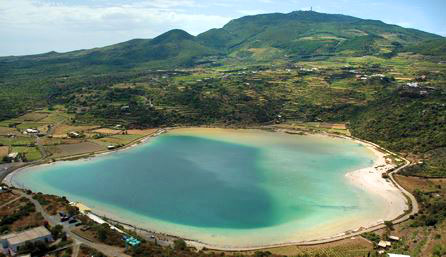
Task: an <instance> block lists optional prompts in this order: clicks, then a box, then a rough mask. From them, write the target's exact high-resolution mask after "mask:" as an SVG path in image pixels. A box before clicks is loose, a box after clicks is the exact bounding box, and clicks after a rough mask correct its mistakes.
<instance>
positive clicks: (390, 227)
mask: <svg viewBox="0 0 446 257" xmlns="http://www.w3.org/2000/svg"><path fill="white" fill-rule="evenodd" d="M384 225H386V227H387V228H388V229H390V230H393V223H392V221H388V220H386V221H384Z"/></svg>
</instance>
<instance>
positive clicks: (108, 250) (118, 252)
mask: <svg viewBox="0 0 446 257" xmlns="http://www.w3.org/2000/svg"><path fill="white" fill-rule="evenodd" d="M14 192H15V193H17V194H18V195H20V196H22V197H25V198H27V199H28V200H30V201H31V203H32V204H34V206H35V207H36V211H38V212H39V213H40V214H42V216H43V218H44V219H45V220H47V221H48V223H49V224H50V225H51V226H56V225H58V224H59V222H58V221H57V220H55V219H54V218H53V217H52V216H50V215H49V214H48V213H47V212H46V211H45V209H44V208H43V207H42V205H41V204H40V203H39V202H38V201H37V200H34V199H33V198H32V196H31V195H28V194H26V193H24V192H22V191H20V190H15V191H14ZM63 231H64V232H65V233H66V234H67V235H68V236H69V237H70V238H71V239H73V241H74V245H75V247H74V249H73V256H75V255H74V253H75V252H76V251H77V252H79V249H78V248H79V247H80V244H84V245H86V246H88V247H91V248H94V249H96V250H98V251H100V252H102V253H104V254H105V255H107V256H117V257H130V256H129V255H127V254H125V253H124V250H125V249H124V248H120V247H116V246H110V245H105V244H99V243H94V242H91V241H89V240H87V239H85V238H83V237H80V236H78V235H77V234H75V233H73V232H72V231H71V229H70V228H68V227H66V226H64V228H63Z"/></svg>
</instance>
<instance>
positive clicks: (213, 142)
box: [13, 128, 382, 247]
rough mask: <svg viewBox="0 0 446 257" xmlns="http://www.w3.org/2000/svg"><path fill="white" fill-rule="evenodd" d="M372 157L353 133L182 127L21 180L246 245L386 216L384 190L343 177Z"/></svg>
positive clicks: (142, 220)
mask: <svg viewBox="0 0 446 257" xmlns="http://www.w3.org/2000/svg"><path fill="white" fill-rule="evenodd" d="M374 159H375V156H374V155H373V153H372V152H371V151H369V150H368V149H367V148H366V147H364V146H362V145H360V144H358V143H355V142H353V141H351V140H347V139H340V138H331V137H326V136H317V135H311V136H298V135H289V134H283V133H273V132H266V131H261V130H229V129H201V128H197V129H177V130H172V131H170V132H169V133H166V134H163V135H161V136H159V137H156V138H153V139H151V140H150V141H149V142H147V143H144V144H141V145H138V146H136V147H133V148H131V149H127V150H124V151H120V152H116V153H112V154H108V155H103V156H99V157H95V158H93V159H89V160H77V161H66V162H57V163H55V164H51V165H45V166H39V167H33V168H29V169H27V170H25V171H22V172H19V173H17V174H16V175H15V176H14V177H13V181H14V182H15V183H16V184H18V185H23V186H24V187H26V188H30V189H32V190H33V191H40V192H44V193H49V194H56V195H61V196H62V195H63V196H67V198H69V199H70V200H72V201H81V202H83V203H84V204H86V205H87V206H89V207H92V208H93V209H95V210H96V211H97V212H98V213H101V214H105V215H107V216H109V217H113V218H118V219H121V220H124V221H126V222H129V223H133V224H136V225H138V226H140V227H144V228H148V229H151V230H156V231H158V232H165V233H169V234H173V235H178V236H183V237H186V238H190V239H195V240H199V241H203V242H205V243H208V244H210V245H215V246H219V247H227V246H231V247H247V246H259V245H265V244H267V245H270V244H279V243H285V242H291V241H296V240H297V241H302V240H309V239H314V238H318V237H320V236H323V235H324V236H325V235H326V236H329V235H333V233H340V232H342V231H344V230H345V229H347V228H348V229H354V228H356V227H355V226H359V225H362V224H363V223H361V222H362V220H370V219H377V218H379V215H380V214H381V212H382V211H380V210H379V208H377V207H378V206H379V204H380V201H381V199H378V198H376V197H375V196H373V195H370V194H369V193H368V192H365V191H363V190H362V189H361V188H358V187H356V186H355V185H352V184H351V183H350V182H349V181H347V179H346V178H345V174H346V173H347V172H349V171H352V170H356V169H360V168H364V167H368V166H372V165H373V161H374ZM349 226H352V227H351V228H350V227H349Z"/></svg>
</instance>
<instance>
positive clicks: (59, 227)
mask: <svg viewBox="0 0 446 257" xmlns="http://www.w3.org/2000/svg"><path fill="white" fill-rule="evenodd" d="M62 231H63V226H62V225H56V226H54V227H52V228H51V234H52V235H53V237H54V239H58V238H59V237H60V236H61V235H62Z"/></svg>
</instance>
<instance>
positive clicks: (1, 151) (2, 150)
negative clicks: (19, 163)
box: [0, 146, 9, 159]
mask: <svg viewBox="0 0 446 257" xmlns="http://www.w3.org/2000/svg"><path fill="white" fill-rule="evenodd" d="M8 153H9V147H8V146H0V159H1V158H3V157H5V156H6V155H8Z"/></svg>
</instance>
